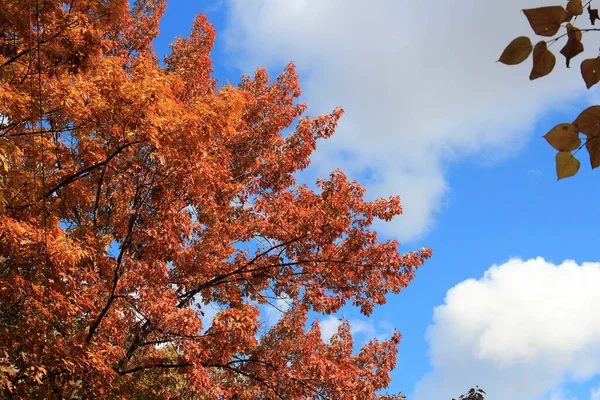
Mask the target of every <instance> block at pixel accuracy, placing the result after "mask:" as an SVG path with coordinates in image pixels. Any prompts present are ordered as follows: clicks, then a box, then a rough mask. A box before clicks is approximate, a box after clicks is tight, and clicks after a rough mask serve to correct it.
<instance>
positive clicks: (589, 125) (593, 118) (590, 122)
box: [573, 106, 600, 136]
mask: <svg viewBox="0 0 600 400" xmlns="http://www.w3.org/2000/svg"><path fill="white" fill-rule="evenodd" d="M573 125H575V126H576V127H577V129H579V132H581V133H583V134H585V135H588V136H600V106H591V107H588V108H586V109H585V110H583V111H582V112H581V114H579V116H578V117H577V118H576V119H575V121H574V122H573Z"/></svg>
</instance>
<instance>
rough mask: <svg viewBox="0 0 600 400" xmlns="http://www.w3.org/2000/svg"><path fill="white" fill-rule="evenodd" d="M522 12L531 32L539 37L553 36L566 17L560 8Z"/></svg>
mask: <svg viewBox="0 0 600 400" xmlns="http://www.w3.org/2000/svg"><path fill="white" fill-rule="evenodd" d="M523 12H524V13H525V16H526V17H527V20H528V21H529V25H531V28H532V29H533V31H534V32H535V33H536V34H538V35H540V36H554V34H556V32H558V30H559V29H560V26H561V24H562V23H563V22H565V20H566V19H567V17H568V14H567V11H566V10H565V9H564V7H562V6H550V7H540V8H530V9H527V10H523Z"/></svg>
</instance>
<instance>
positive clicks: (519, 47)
mask: <svg viewBox="0 0 600 400" xmlns="http://www.w3.org/2000/svg"><path fill="white" fill-rule="evenodd" d="M532 50H533V45H532V44H531V40H530V39H529V38H528V37H526V36H519V37H518V38H516V39H515V40H513V41H512V42H510V44H509V45H508V46H506V48H505V49H504V51H503V52H502V55H501V56H500V59H499V60H498V61H500V62H501V63H503V64H506V65H516V64H520V63H522V62H523V61H525V60H526V59H527V57H529V54H531V51H532Z"/></svg>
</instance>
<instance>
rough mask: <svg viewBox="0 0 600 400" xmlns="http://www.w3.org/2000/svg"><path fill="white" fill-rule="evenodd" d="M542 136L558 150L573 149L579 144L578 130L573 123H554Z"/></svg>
mask: <svg viewBox="0 0 600 400" xmlns="http://www.w3.org/2000/svg"><path fill="white" fill-rule="evenodd" d="M544 138H545V139H546V140H547V141H548V143H550V145H551V146H552V147H554V148H555V149H556V150H558V151H573V150H576V149H577V148H578V147H579V146H580V145H581V139H579V131H578V130H577V127H576V126H575V125H573V124H559V125H556V126H555V127H554V128H552V130H550V132H548V133H547V134H546V135H545V136H544Z"/></svg>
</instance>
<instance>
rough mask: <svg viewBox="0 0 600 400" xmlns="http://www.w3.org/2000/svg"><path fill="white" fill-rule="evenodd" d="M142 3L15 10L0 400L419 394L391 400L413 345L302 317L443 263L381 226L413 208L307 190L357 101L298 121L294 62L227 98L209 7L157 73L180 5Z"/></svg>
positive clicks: (7, 114) (5, 112)
mask: <svg viewBox="0 0 600 400" xmlns="http://www.w3.org/2000/svg"><path fill="white" fill-rule="evenodd" d="M132 3H133V4H132V5H131V6H130V4H129V2H128V0H78V1H60V0H40V1H35V2H34V1H29V0H5V1H2V2H0V346H1V348H0V397H2V398H11V397H12V398H77V397H81V398H156V399H161V398H165V399H166V398H199V399H205V398H206V399H209V398H210V399H231V398H237V399H256V398H261V399H283V398H303V399H309V398H330V399H342V398H360V399H375V398H380V399H393V398H402V396H401V395H389V396H388V395H378V394H377V393H380V391H381V390H382V389H384V388H386V387H387V386H388V384H389V381H390V377H389V372H390V370H391V369H392V368H393V367H394V365H395V360H396V358H395V357H396V351H397V350H396V346H397V344H398V342H399V340H400V334H399V333H396V334H394V335H393V337H392V338H391V339H390V340H387V341H378V340H373V341H371V342H369V343H367V344H365V345H364V346H363V347H362V349H361V350H360V351H359V352H355V351H353V348H354V346H353V340H352V336H351V334H350V328H349V325H348V323H347V322H345V323H343V324H341V325H340V327H339V329H338V331H337V333H336V334H335V335H334V336H333V337H332V339H331V340H330V341H329V342H328V343H324V342H323V341H322V339H321V334H320V327H319V323H318V321H315V322H314V323H312V325H311V327H310V328H308V329H306V327H305V325H306V324H307V323H308V313H309V312H311V311H312V312H318V313H325V314H329V313H334V312H336V311H337V310H339V309H340V307H342V306H344V305H345V304H347V303H351V304H354V305H356V306H357V307H359V308H360V310H361V311H362V312H363V313H364V314H366V315H368V314H370V313H371V311H372V310H373V307H374V306H376V305H379V304H383V303H385V301H386V299H385V296H386V294H388V293H390V292H393V293H399V292H400V291H401V290H402V289H403V288H404V287H406V286H407V285H408V284H409V282H410V281H411V279H412V278H413V277H414V274H415V270H416V268H417V267H419V266H420V265H422V263H423V262H424V261H425V259H427V258H428V257H430V255H431V251H430V250H429V249H421V250H419V251H415V252H410V253H406V254H401V253H399V251H398V243H397V242H396V241H394V240H388V241H380V240H378V237H377V234H376V233H375V232H373V231H372V230H370V229H369V226H370V225H371V223H372V222H373V220H374V219H375V218H379V219H383V220H390V219H392V218H393V217H395V216H397V215H399V214H401V212H402V208H401V206H400V202H399V198H398V197H396V196H392V197H390V198H388V199H379V200H376V201H373V202H369V201H365V200H363V195H364V192H365V191H364V189H363V188H362V187H361V186H360V185H359V184H358V183H356V182H353V181H349V180H348V179H347V178H346V177H345V175H344V174H343V173H342V172H341V171H334V172H333V173H332V174H331V175H330V177H329V178H328V179H322V180H319V181H318V183H317V184H318V189H317V190H311V189H309V188H308V187H306V186H303V185H297V184H296V182H295V179H294V174H295V173H296V172H297V171H299V170H301V169H303V168H305V167H306V166H308V164H309V162H310V159H309V157H310V155H311V154H312V152H313V151H314V150H315V148H316V144H317V141H318V140H319V139H324V138H328V137H329V136H331V135H332V134H333V133H334V130H335V127H336V124H337V121H338V119H339V118H340V117H341V115H342V110H341V109H335V110H333V111H332V112H331V113H330V114H327V115H322V116H317V117H314V118H308V117H303V112H304V110H305V109H306V105H304V104H302V103H298V101H297V99H298V97H299V96H300V89H299V86H298V77H297V76H296V73H295V69H294V65H293V64H290V65H288V66H287V67H286V68H285V70H284V71H283V73H281V74H280V75H279V76H278V77H277V78H276V79H275V80H271V79H270V78H269V76H268V75H267V72H266V71H265V70H264V69H258V70H257V71H256V73H255V74H254V76H253V77H248V76H245V77H243V79H242V80H241V83H240V84H239V85H237V86H231V85H229V86H224V87H220V88H218V87H217V85H216V82H215V81H214V79H212V78H211V73H212V67H211V59H210V50H211V48H212V45H213V41H214V38H215V32H214V29H213V28H212V26H211V25H210V24H209V23H208V21H207V20H206V18H205V17H204V16H202V15H200V16H198V17H197V18H196V20H195V22H194V26H193V29H192V31H191V34H190V35H189V37H186V38H180V39H177V40H176V41H175V42H174V43H173V44H172V52H171V53H170V54H169V55H168V56H167V57H166V59H165V64H164V65H165V66H162V65H161V63H160V62H159V61H158V58H157V57H156V54H155V53H154V52H153V49H152V40H153V39H154V38H155V36H156V35H157V33H158V26H159V22H160V18H161V16H162V13H163V11H164V9H165V6H166V5H165V1H164V0H137V1H135V2H132ZM293 124H296V127H295V130H293V132H291V133H289V134H287V135H283V134H282V131H284V130H286V129H287V128H288V127H290V126H291V125H293ZM273 297H275V298H286V299H288V300H289V301H290V302H291V303H292V306H291V308H290V309H289V310H288V311H287V312H286V313H285V314H284V315H283V317H282V318H281V319H280V320H279V322H277V323H276V324H275V325H274V326H273V327H272V328H270V329H269V330H266V331H265V332H264V333H262V334H261V332H260V329H261V322H260V312H259V308H258V306H259V305H264V304H267V303H269V301H270V299H272V298H273ZM211 306H213V307H218V308H219V309H220V310H221V311H220V312H218V313H217V315H216V316H215V318H214V320H213V321H212V322H211V323H210V324H209V326H204V325H203V322H202V321H203V320H202V315H203V313H204V311H205V310H206V308H207V307H211Z"/></svg>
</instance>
